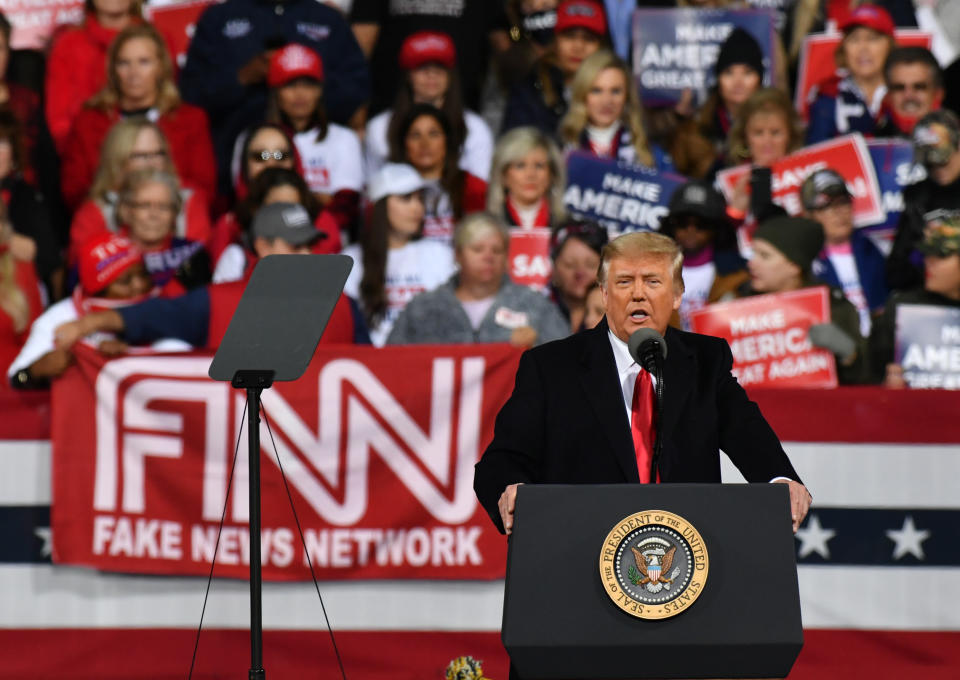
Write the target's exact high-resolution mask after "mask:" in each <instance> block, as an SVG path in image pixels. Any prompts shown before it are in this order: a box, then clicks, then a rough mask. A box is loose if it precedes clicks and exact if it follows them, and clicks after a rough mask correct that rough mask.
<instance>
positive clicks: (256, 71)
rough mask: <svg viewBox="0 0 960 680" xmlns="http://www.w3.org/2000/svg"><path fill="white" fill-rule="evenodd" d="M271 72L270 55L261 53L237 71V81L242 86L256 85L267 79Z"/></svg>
mask: <svg viewBox="0 0 960 680" xmlns="http://www.w3.org/2000/svg"><path fill="white" fill-rule="evenodd" d="M269 70H270V53H269V52H261V53H260V54H258V55H256V56H255V57H254V58H253V59H251V60H250V61H248V62H247V63H246V64H244V65H243V66H242V67H240V70H239V71H237V81H238V82H239V83H240V84H241V85H255V84H257V83H262V82H264V81H265V80H266V79H267V71H269Z"/></svg>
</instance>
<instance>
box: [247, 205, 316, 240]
mask: <svg viewBox="0 0 960 680" xmlns="http://www.w3.org/2000/svg"><path fill="white" fill-rule="evenodd" d="M250 231H251V233H252V234H253V237H254V238H257V237H262V238H265V239H270V240H271V241H272V240H273V239H275V238H280V239H283V240H284V241H286V242H287V243H289V244H290V245H292V246H305V245H309V244H311V243H313V242H314V241H316V240H318V239H321V238H326V237H327V235H326V234H324V233H323V232H322V231H319V230H317V228H316V227H314V226H313V221H312V220H311V219H310V214H309V213H308V212H307V209H306V208H304V207H303V206H302V205H300V204H299V203H271V204H270V205H265V206H263V207H262V208H260V210H258V211H257V214H256V215H254V216H253V226H252V227H251V228H250Z"/></svg>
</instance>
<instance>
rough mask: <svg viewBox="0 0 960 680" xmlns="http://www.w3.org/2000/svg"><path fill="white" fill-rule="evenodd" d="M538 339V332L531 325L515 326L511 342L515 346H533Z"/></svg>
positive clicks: (511, 334)
mask: <svg viewBox="0 0 960 680" xmlns="http://www.w3.org/2000/svg"><path fill="white" fill-rule="evenodd" d="M536 341H537V332H536V331H535V330H533V329H532V328H531V327H530V326H521V327H520V328H514V329H513V332H512V333H510V344H511V345H513V346H514V347H533V345H534V343H535V342H536Z"/></svg>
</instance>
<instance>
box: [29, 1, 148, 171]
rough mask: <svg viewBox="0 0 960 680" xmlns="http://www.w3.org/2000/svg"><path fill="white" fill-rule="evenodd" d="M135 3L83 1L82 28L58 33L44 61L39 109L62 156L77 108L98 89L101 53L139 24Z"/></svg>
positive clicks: (67, 28) (101, 76) (138, 8)
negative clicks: (128, 28)
mask: <svg viewBox="0 0 960 680" xmlns="http://www.w3.org/2000/svg"><path fill="white" fill-rule="evenodd" d="M142 4H143V3H142V2H141V1H140V0H128V1H126V2H125V1H124V0H86V2H85V3H84V8H83V9H84V17H83V23H81V24H80V25H77V26H64V27H63V28H64V30H63V31H58V32H57V34H56V37H55V38H54V39H53V43H52V46H51V47H50V55H49V56H48V57H47V72H46V78H45V83H44V108H45V109H46V116H47V125H48V127H49V128H50V136H51V137H53V141H54V143H55V144H56V147H57V151H58V152H60V153H61V154H62V153H63V149H64V145H65V144H66V141H67V137H68V136H69V135H70V130H71V128H72V127H73V121H74V119H75V118H76V117H77V115H78V114H79V113H80V111H81V110H82V109H83V103H84V102H85V101H87V99H89V98H90V97H92V96H93V95H94V94H96V92H97V91H98V90H99V89H100V88H101V87H103V84H104V81H105V80H106V77H105V72H106V68H105V66H106V63H107V48H108V47H109V46H110V43H111V41H112V40H113V39H114V37H116V35H117V34H118V33H119V32H120V31H122V30H123V29H124V28H126V27H127V26H130V25H132V24H136V23H141V22H142V21H143V19H142V18H141V5H142Z"/></svg>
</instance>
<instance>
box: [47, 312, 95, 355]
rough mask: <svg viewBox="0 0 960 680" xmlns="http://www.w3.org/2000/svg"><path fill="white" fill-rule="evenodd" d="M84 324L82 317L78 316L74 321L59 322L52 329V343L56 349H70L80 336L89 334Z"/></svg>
mask: <svg viewBox="0 0 960 680" xmlns="http://www.w3.org/2000/svg"><path fill="white" fill-rule="evenodd" d="M85 325H86V324H85V323H84V322H83V317H80V318H79V319H77V320H76V321H68V322H66V323H63V324H60V325H59V326H57V328H56V329H55V330H54V331H53V344H54V345H55V346H56V347H57V349H65V350H66V349H70V348H71V347H73V346H74V345H75V344H76V343H77V342H78V341H79V340H80V339H81V338H84V337H86V336H87V335H88V334H89V332H88V331H87V330H86V328H84V326H85Z"/></svg>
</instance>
